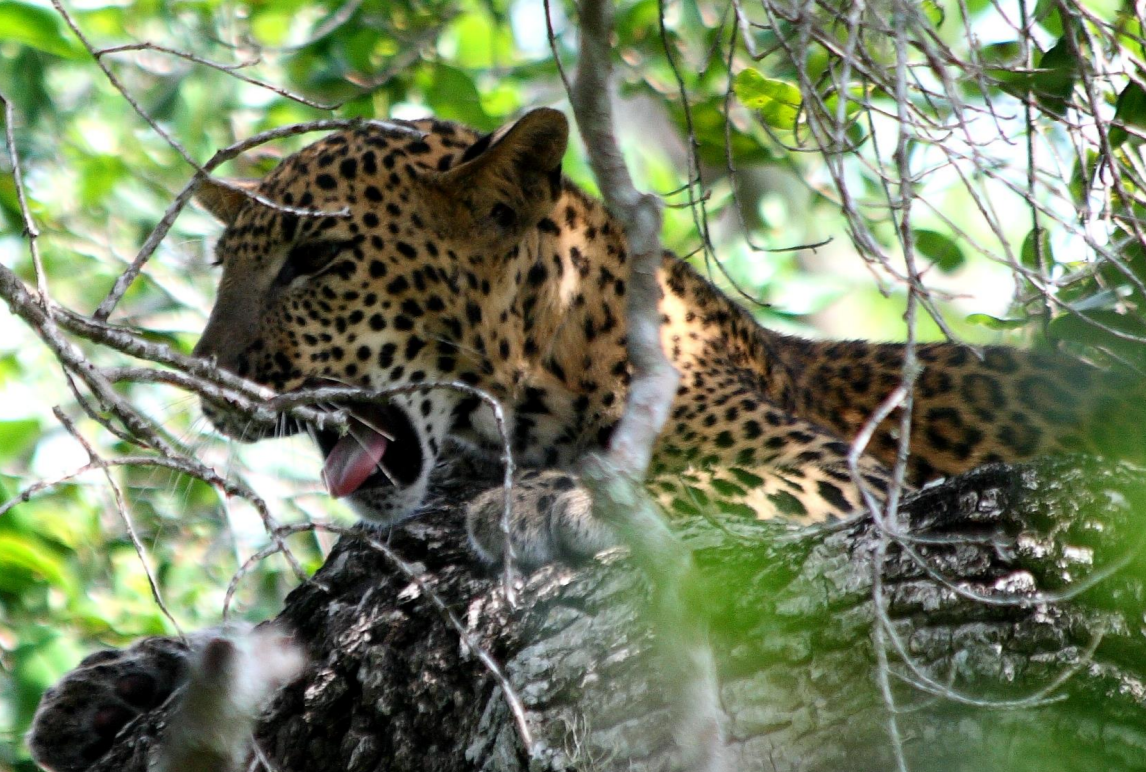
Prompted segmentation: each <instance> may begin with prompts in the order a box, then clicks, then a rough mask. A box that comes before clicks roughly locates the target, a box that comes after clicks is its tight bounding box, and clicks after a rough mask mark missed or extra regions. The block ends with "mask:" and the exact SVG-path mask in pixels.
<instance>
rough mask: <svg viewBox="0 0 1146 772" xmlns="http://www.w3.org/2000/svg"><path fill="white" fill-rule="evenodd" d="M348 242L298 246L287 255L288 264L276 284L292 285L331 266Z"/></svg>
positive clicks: (318, 242) (303, 243)
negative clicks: (297, 280) (299, 278)
mask: <svg viewBox="0 0 1146 772" xmlns="http://www.w3.org/2000/svg"><path fill="white" fill-rule="evenodd" d="M349 245H350V242H347V241H304V242H302V243H301V244H296V245H295V246H294V247H293V248H292V249H291V251H290V252H289V253H288V254H287V259H286V262H285V263H284V264H283V267H282V270H281V271H279V275H278V278H276V279H275V283H276V284H280V285H283V284H290V283H291V282H292V281H293V280H294V279H296V278H298V277H299V276H310V275H312V274H316V273H318V272H319V271H321V270H322V269H324V268H326V267H327V266H328V265H330V263H331V261H332V260H334V258H335V257H337V256H338V255H339V254H340V253H341V252H342V251H343V250H344V249H346V248H347V247H348V246H349Z"/></svg>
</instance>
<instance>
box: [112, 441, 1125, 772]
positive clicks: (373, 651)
mask: <svg viewBox="0 0 1146 772" xmlns="http://www.w3.org/2000/svg"><path fill="white" fill-rule="evenodd" d="M446 497H447V498H448V499H449V501H450V502H452V503H451V504H450V505H448V506H442V507H441V508H439V509H438V510H436V511H434V512H432V513H429V514H427V515H426V516H425V517H422V518H420V519H419V520H417V521H415V522H412V523H410V524H408V525H407V526H406V527H405V528H402V529H399V530H396V531H394V533H393V534H392V535H391V539H390V542H389V544H390V546H391V547H392V548H393V549H394V550H395V551H396V552H397V553H399V554H400V555H402V557H403V558H404V559H405V560H407V561H409V562H411V563H415V564H417V565H419V566H420V567H421V568H422V569H424V571H425V582H426V583H427V584H428V585H429V586H430V587H432V588H433V590H434V591H435V592H437V593H439V594H440V595H441V596H442V598H444V599H445V600H446V602H447V603H448V604H449V605H450V606H451V608H452V609H453V610H454V612H455V613H456V615H457V616H458V617H459V618H460V619H461V620H462V621H463V622H464V623H465V624H466V625H467V626H468V627H469V628H470V630H471V631H472V632H473V634H474V635H475V636H476V637H477V638H478V639H479V640H480V641H481V642H482V643H483V644H484V645H485V646H486V647H488V649H489V650H490V651H491V652H492V653H493V654H494V655H495V656H496V657H497V658H498V660H499V661H500V662H502V663H503V664H504V667H505V669H506V671H507V672H508V674H509V676H510V679H511V681H512V682H513V684H514V685H515V687H516V689H517V691H518V693H519V695H520V696H521V698H522V700H523V702H524V704H525V706H526V708H527V710H528V714H529V720H530V725H531V728H532V729H533V731H534V735H535V737H536V739H537V743H538V747H539V755H538V757H537V758H535V760H534V761H533V762H532V764H530V763H529V761H528V759H527V758H526V756H525V753H524V750H523V748H522V747H521V744H520V742H519V740H518V736H517V734H516V732H515V729H514V724H513V721H512V719H511V717H510V715H509V711H508V709H507V707H506V703H505V701H504V700H503V699H502V698H501V696H500V692H499V691H498V689H497V688H496V687H495V685H494V681H493V679H492V678H491V677H490V676H489V674H488V672H486V670H485V669H484V668H483V666H482V665H481V664H480V663H479V662H478V661H477V659H476V658H475V657H473V656H472V655H470V654H469V653H468V652H467V651H466V650H465V648H464V647H463V646H462V645H461V644H460V642H459V638H458V635H457V634H456V632H455V631H454V630H452V629H451V628H450V627H449V625H448V624H447V623H446V622H445V621H444V620H443V618H442V616H441V615H440V614H439V613H438V612H436V611H435V610H434V608H433V607H432V606H431V604H430V603H428V602H427V601H426V599H425V598H424V597H423V595H424V594H423V592H422V590H420V589H419V588H418V586H417V585H415V584H412V583H411V582H410V581H409V580H408V579H406V578H405V577H403V576H402V575H401V574H400V573H399V572H397V571H396V570H394V568H393V566H391V565H390V564H389V563H388V562H387V559H386V558H385V557H384V556H383V555H381V554H379V553H378V552H377V551H375V550H372V549H371V548H370V547H368V546H367V545H365V544H364V543H363V542H361V541H357V540H354V539H343V540H342V541H341V542H340V543H339V544H338V546H337V547H336V548H335V549H334V551H333V553H332V554H331V556H330V559H329V560H328V561H327V563H326V565H325V567H324V568H323V569H322V570H321V571H320V572H319V573H318V575H317V576H316V577H315V581H314V582H312V583H310V584H308V585H306V586H303V587H300V588H298V589H297V590H296V591H295V592H294V593H292V594H291V596H290V597H289V598H288V600H287V603H286V608H285V610H284V612H283V614H282V616H281V619H282V620H283V621H284V622H285V623H287V624H288V625H290V626H292V627H293V628H295V629H296V630H297V631H298V634H299V637H300V639H301V640H302V641H303V642H304V643H305V645H306V646H307V648H308V649H309V653H310V657H311V661H312V664H311V668H310V669H309V670H308V672H307V674H306V676H305V677H304V679H303V680H302V681H301V682H300V683H297V684H295V685H293V686H291V687H289V688H288V689H287V690H286V692H285V694H284V695H283V696H282V698H281V699H280V700H279V701H278V702H277V703H276V705H275V707H274V708H273V710H272V712H271V714H270V716H269V717H268V719H267V720H266V721H265V723H264V725H263V727H262V730H261V732H260V739H261V743H262V746H263V748H264V750H265V752H266V753H267V755H268V756H269V757H270V758H272V759H274V760H275V762H276V764H277V766H278V769H280V770H282V771H283V772H287V771H288V770H308V771H311V772H326V771H327V770H330V771H331V772H334V771H335V770H337V771H338V772H341V771H342V770H353V771H354V772H359V771H364V770H419V771H420V772H425V771H426V770H507V771H508V770H526V769H530V770H535V771H541V770H558V769H584V770H612V769H616V770H661V769H668V768H670V765H671V762H672V757H673V754H672V752H671V751H672V748H671V738H669V737H666V736H665V735H666V733H667V732H668V731H669V729H670V728H671V726H672V722H671V721H668V720H666V716H667V708H666V705H665V704H664V700H663V698H662V695H663V694H664V693H665V692H667V691H668V690H665V689H664V688H663V686H662V685H660V684H658V676H657V672H656V663H655V662H652V661H650V660H651V654H650V651H651V647H650V641H651V638H650V620H648V619H647V618H646V615H644V614H643V613H642V608H643V607H644V604H645V602H646V600H647V597H648V587H647V585H646V583H645V580H644V579H643V577H642V576H641V575H640V574H639V572H637V571H636V570H634V569H633V568H632V566H631V565H630V563H629V561H628V559H627V558H626V556H625V555H624V554H623V553H622V552H617V553H615V554H608V555H606V556H604V557H602V558H601V559H599V560H598V561H596V562H594V563H593V564H591V565H588V566H584V567H582V568H579V569H573V568H568V567H549V568H546V569H542V570H540V571H538V572H536V573H534V574H533V575H531V576H529V577H527V578H526V579H525V582H524V587H523V588H522V592H521V594H520V598H521V601H520V608H519V609H518V610H516V611H514V610H511V609H509V608H507V607H506V604H505V603H504V600H503V595H502V591H501V588H500V586H499V581H498V578H497V577H496V576H493V575H491V574H490V572H488V571H486V570H483V569H482V568H481V567H480V566H478V565H477V564H476V563H475V561H474V559H473V557H472V556H471V554H470V552H469V550H468V549H467V547H466V544H465V540H464V536H463V535H462V519H461V506H460V504H461V502H463V501H464V499H465V491H464V489H454V490H451V491H447V496H446ZM1144 497H1146V494H1144V490H1143V485H1142V480H1141V473H1140V472H1139V471H1138V470H1134V469H1131V468H1129V467H1124V466H1117V465H1113V466H1112V465H1109V464H1102V463H1098V462H1088V461H1082V462H1079V461H1077V460H1074V461H1071V460H1056V461H1048V462H1044V463H1040V464H1037V465H1033V466H1027V467H1005V466H995V467H989V468H984V469H981V470H978V471H976V472H973V473H970V474H968V475H965V476H963V477H961V478H958V479H956V480H953V481H951V482H948V483H946V484H944V485H942V486H939V487H936V488H933V489H930V490H927V491H925V492H923V493H921V494H919V495H918V496H916V497H914V498H912V499H910V500H909V501H908V502H907V504H906V505H905V513H906V515H907V516H908V517H909V520H910V530H911V533H912V534H913V535H914V536H916V537H920V538H921V539H922V541H919V542H916V543H915V545H914V546H915V549H916V550H917V551H918V552H919V553H920V554H921V555H922V556H923V557H924V558H926V562H927V564H928V565H929V566H931V568H932V569H933V571H938V572H941V573H942V574H943V575H944V576H946V577H949V578H951V579H952V580H954V581H956V582H957V583H958V585H959V586H960V587H963V588H966V589H970V590H973V591H975V592H979V593H983V594H985V595H993V596H996V597H999V598H1002V597H1005V594H1006V593H1013V592H1015V591H1019V592H1022V591H1025V590H1029V589H1030V588H1031V587H1032V586H1037V588H1039V590H1041V591H1044V592H1057V591H1062V590H1070V589H1071V588H1080V587H1083V586H1084V585H1085V583H1087V582H1088V580H1089V579H1090V578H1092V577H1095V576H1097V575H1098V573H1099V572H1103V571H1104V570H1107V569H1109V568H1111V567H1116V568H1117V570H1116V571H1113V572H1112V573H1111V575H1110V576H1108V577H1106V578H1105V579H1103V580H1102V581H1100V582H1098V583H1096V584H1094V586H1092V587H1090V588H1089V589H1086V590H1085V591H1084V592H1081V593H1080V594H1078V595H1076V596H1074V597H1070V598H1068V599H1061V600H1056V601H1054V602H1050V601H1046V602H1029V603H1007V604H992V603H987V602H984V601H983V600H981V599H976V598H970V597H965V596H962V595H960V594H958V593H956V592H955V591H953V590H952V589H950V588H948V587H945V586H944V585H943V584H942V583H940V582H937V581H936V580H935V578H933V577H932V576H929V575H928V573H927V572H926V571H924V570H923V569H922V568H921V567H920V566H919V565H918V563H917V562H916V561H915V560H914V559H913V558H912V557H910V556H909V555H908V554H906V553H905V551H904V550H903V549H902V548H901V547H899V546H897V545H895V544H893V545H892V546H891V547H890V548H889V550H888V558H887V561H886V564H885V566H884V567H883V576H884V581H885V584H886V588H887V597H888V609H889V613H890V616H891V618H892V620H893V623H894V625H895V628H896V630H897V631H898V632H899V634H900V635H901V636H902V639H903V640H904V641H905V643H906V646H907V648H908V650H909V652H910V654H911V656H912V657H913V658H914V660H915V663H916V667H917V668H919V669H920V671H921V672H924V673H926V674H927V675H929V676H930V677H931V678H934V679H935V681H937V682H938V683H940V684H942V685H949V686H950V687H951V688H952V689H954V690H956V691H958V692H960V693H962V694H963V695H967V696H973V697H975V698H978V699H982V700H1012V701H1013V700H1016V699H1018V698H1021V697H1024V696H1026V695H1029V694H1032V693H1035V692H1037V691H1038V690H1040V689H1042V688H1045V687H1047V686H1048V685H1053V684H1054V683H1055V682H1056V680H1059V679H1061V678H1062V677H1063V676H1064V674H1069V673H1071V672H1073V675H1070V677H1069V678H1066V680H1065V681H1063V683H1062V684H1061V685H1060V686H1058V687H1057V688H1055V689H1054V690H1053V691H1052V692H1051V693H1050V695H1049V700H1047V701H1043V702H1042V703H1040V704H1038V705H1033V706H1032V705H1028V706H1025V707H1010V708H1003V707H981V706H975V705H968V704H962V703H960V702H957V701H955V700H952V699H950V698H948V697H943V696H933V695H929V694H927V693H924V692H922V691H920V690H919V689H918V688H916V687H915V686H913V685H911V684H909V683H908V682H907V681H906V680H905V679H904V678H896V677H893V679H892V680H893V683H895V684H896V687H895V688H896V690H897V691H896V697H897V704H898V705H899V706H900V708H901V710H902V709H906V710H905V711H904V712H903V713H902V714H901V715H900V716H899V721H900V723H899V726H900V731H901V732H902V733H903V737H904V738H905V739H904V751H905V755H906V758H907V762H908V766H909V768H910V769H911V770H945V771H946V770H1028V769H1029V770H1040V771H1042V770H1068V769H1080V770H1081V769H1087V770H1100V769H1101V770H1115V769H1146V687H1144V685H1143V684H1144V678H1146V634H1144V622H1143V619H1144V617H1143V612H1144V611H1146V582H1144V580H1146V559H1144V558H1143V557H1142V555H1141V554H1139V553H1140V550H1141V546H1142V541H1143V538H1144V534H1146V529H1143V527H1142V523H1141V518H1142V516H1143V513H1146V508H1144V507H1143V504H1144V503H1146V502H1144ZM683 534H684V536H685V538H686V541H687V543H688V544H689V545H690V546H691V547H692V548H693V549H694V550H695V554H696V558H697V561H698V563H699V565H700V567H701V571H700V573H701V574H702V575H703V577H704V579H705V584H704V586H701V587H697V588H696V590H695V593H694V598H693V601H694V602H695V606H696V608H695V613H698V614H707V615H708V617H709V620H710V625H711V629H712V643H713V647H714V650H715V654H716V657H717V662H718V664H719V667H720V676H721V683H722V698H723V701H724V705H725V709H726V711H727V713H728V715H729V718H730V723H729V742H730V746H731V750H732V752H733V753H734V756H735V759H736V760H735V762H734V766H735V767H736V768H738V769H744V770H869V769H870V770H884V769H889V768H892V759H893V755H892V752H891V748H890V745H889V742H890V741H889V739H888V735H887V732H886V720H887V711H886V709H885V708H884V704H883V701H882V698H881V696H880V694H879V691H878V689H877V688H876V685H875V683H876V682H875V678H874V667H875V665H874V662H875V658H874V654H873V652H872V646H871V640H872V637H871V632H872V624H873V619H874V616H873V604H872V599H871V577H872V565H871V557H872V555H873V554H874V552H875V545H876V542H877V540H878V536H877V534H875V533H874V532H873V529H872V527H871V524H870V522H869V521H868V520H859V521H856V522H854V523H848V524H844V525H841V526H839V527H836V528H832V529H825V530H822V531H817V532H813V533H806V532H799V533H793V532H791V531H788V530H787V529H785V528H784V527H782V526H780V525H778V524H769V523H755V522H741V521H727V520H726V521H721V522H719V523H714V522H709V521H696V522H690V523H686V524H684V527H683ZM925 541H928V542H930V543H924V542H925ZM652 626H654V627H655V621H654V622H653V623H652ZM1096 635H1098V636H1101V638H1100V640H1098V639H1096V638H1095V636H1096ZM1095 644H1097V645H1095ZM1090 649H1093V652H1091V651H1090ZM892 662H893V669H894V673H895V674H896V675H899V676H906V678H908V679H911V680H916V681H917V680H918V678H917V677H916V676H914V675H912V674H911V672H910V671H909V670H908V668H906V667H905V666H904V662H903V660H902V658H901V657H899V656H896V655H895V654H894V653H893V654H892ZM1072 668H1073V669H1075V670H1074V671H1072ZM161 724H162V714H160V715H153V716H150V717H145V720H143V721H140V722H136V724H135V725H133V726H131V727H129V728H128V730H127V731H126V732H125V734H124V735H123V736H121V738H120V741H119V743H118V744H117V747H116V748H115V749H114V750H113V752H112V754H111V755H110V756H109V757H108V758H107V759H106V760H105V762H104V763H103V764H101V765H100V766H99V767H98V768H99V769H100V770H112V769H116V770H131V769H142V768H143V767H142V766H140V763H141V760H142V759H143V758H144V757H145V755H146V751H147V748H148V747H149V745H150V743H151V740H152V739H153V738H154V736H155V734H156V732H157V726H160V725H161Z"/></svg>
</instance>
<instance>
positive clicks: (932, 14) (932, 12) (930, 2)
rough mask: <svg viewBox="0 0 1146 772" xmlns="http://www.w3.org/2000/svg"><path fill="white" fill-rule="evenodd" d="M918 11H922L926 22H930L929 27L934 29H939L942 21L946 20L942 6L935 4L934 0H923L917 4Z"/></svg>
mask: <svg viewBox="0 0 1146 772" xmlns="http://www.w3.org/2000/svg"><path fill="white" fill-rule="evenodd" d="M919 10H921V11H923V15H924V16H926V17H927V20H928V21H929V22H931V25H932V26H933V27H935V28H936V29H938V28H939V27H941V26H942V25H943V21H944V19H946V18H947V14H946V12H944V10H943V6H942V5H940V4H939V3H938V2H936V0H923V2H922V3H920V4H919Z"/></svg>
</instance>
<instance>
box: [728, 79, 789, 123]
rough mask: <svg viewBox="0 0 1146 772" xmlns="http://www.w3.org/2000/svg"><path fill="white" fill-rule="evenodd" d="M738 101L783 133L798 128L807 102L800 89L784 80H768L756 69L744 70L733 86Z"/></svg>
mask: <svg viewBox="0 0 1146 772" xmlns="http://www.w3.org/2000/svg"><path fill="white" fill-rule="evenodd" d="M732 89H733V91H735V92H736V98H737V99H739V100H740V103H741V104H743V105H744V106H745V107H747V108H750V109H752V110H756V111H758V112H759V113H760V117H761V118H763V119H764V123H766V124H768V125H769V126H771V127H772V128H774V129H780V130H781V131H792V130H793V129H795V128H796V119H797V118H798V117H799V114H800V105H801V104H803V99H802V98H801V96H800V89H798V88H796V87H795V86H794V85H792V84H791V83H789V82H787V81H784V80H775V79H773V78H765V77H764V76H763V75H761V74H760V73H758V72H756V70H741V71H740V72H739V73H738V74H737V75H736V78H735V80H734V81H733V83H732Z"/></svg>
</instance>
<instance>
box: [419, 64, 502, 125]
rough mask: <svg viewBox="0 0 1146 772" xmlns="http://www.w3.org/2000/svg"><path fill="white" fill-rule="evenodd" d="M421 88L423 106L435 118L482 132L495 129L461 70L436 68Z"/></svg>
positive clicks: (440, 65)
mask: <svg viewBox="0 0 1146 772" xmlns="http://www.w3.org/2000/svg"><path fill="white" fill-rule="evenodd" d="M424 85H425V87H426V102H427V104H429V106H430V109H431V110H433V113H434V115H436V116H437V117H439V118H447V119H449V120H454V121H461V122H462V123H468V124H469V125H471V126H474V127H476V128H478V129H482V130H485V131H491V130H493V129H495V128H497V125H496V124H497V121H493V120H491V119H490V117H489V115H488V114H487V113H486V111H485V108H484V107H483V106H482V102H481V95H480V94H479V93H478V90H477V86H475V85H474V81H473V78H471V77H470V76H469V75H467V74H466V73H465V72H464V71H463V70H460V69H458V68H456V67H450V66H449V65H445V64H438V65H436V66H435V67H434V69H433V71H432V75H431V78H430V82H429V83H425V84H424Z"/></svg>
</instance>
